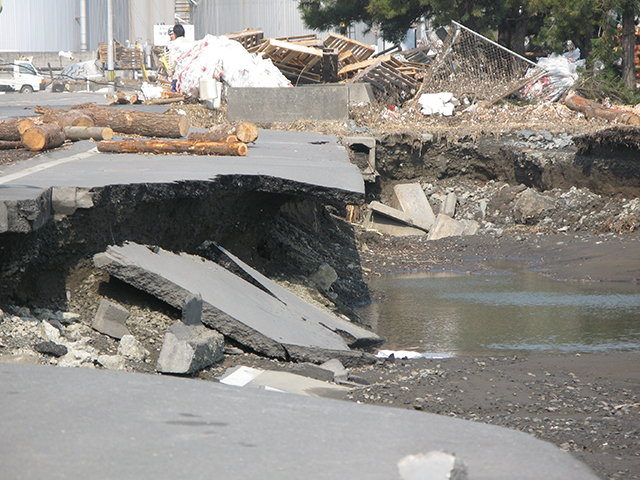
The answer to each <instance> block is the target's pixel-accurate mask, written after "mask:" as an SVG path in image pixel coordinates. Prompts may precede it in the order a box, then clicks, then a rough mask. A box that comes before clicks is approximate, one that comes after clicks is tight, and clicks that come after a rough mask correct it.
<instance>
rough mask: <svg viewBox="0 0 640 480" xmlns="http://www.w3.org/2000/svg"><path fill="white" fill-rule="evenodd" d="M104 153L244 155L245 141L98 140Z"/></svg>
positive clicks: (99, 148) (245, 150)
mask: <svg viewBox="0 0 640 480" xmlns="http://www.w3.org/2000/svg"><path fill="white" fill-rule="evenodd" d="M98 151H99V152H105V153H156V154H162V153H192V154H195V155H231V156H239V157H242V156H245V155H246V154H247V151H248V148H247V144H246V143H242V142H236V143H222V142H201V141H195V142H192V141H189V140H120V141H118V140H112V141H102V142H98Z"/></svg>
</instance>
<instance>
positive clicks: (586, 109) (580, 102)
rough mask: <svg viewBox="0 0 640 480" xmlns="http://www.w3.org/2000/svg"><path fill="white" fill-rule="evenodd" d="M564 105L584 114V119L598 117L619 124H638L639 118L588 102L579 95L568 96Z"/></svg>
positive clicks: (622, 111) (639, 122)
mask: <svg viewBox="0 0 640 480" xmlns="http://www.w3.org/2000/svg"><path fill="white" fill-rule="evenodd" d="M564 103H565V105H566V106H567V107H569V108H570V109H571V110H574V111H576V112H581V113H584V115H585V117H587V118H591V117H598V118H604V119H606V120H611V121H617V122H620V123H626V124H629V125H638V124H640V117H638V116H637V115H634V114H633V113H630V112H625V111H624V110H618V109H615V108H607V107H605V106H603V105H601V104H599V103H598V102H594V101H592V100H588V99H586V98H584V97H580V96H579V95H571V96H568V97H567V98H566V99H565V101H564Z"/></svg>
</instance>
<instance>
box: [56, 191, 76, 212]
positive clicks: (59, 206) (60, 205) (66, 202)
mask: <svg viewBox="0 0 640 480" xmlns="http://www.w3.org/2000/svg"><path fill="white" fill-rule="evenodd" d="M51 208H53V213H56V214H58V215H73V214H74V213H75V211H76V209H77V206H76V188H75V187H53V188H52V189H51Z"/></svg>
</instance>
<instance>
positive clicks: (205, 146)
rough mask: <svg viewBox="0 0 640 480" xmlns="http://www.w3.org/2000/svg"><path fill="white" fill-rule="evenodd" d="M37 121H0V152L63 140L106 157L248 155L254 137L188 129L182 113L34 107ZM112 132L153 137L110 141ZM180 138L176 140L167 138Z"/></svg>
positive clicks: (237, 129)
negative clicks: (91, 143)
mask: <svg viewBox="0 0 640 480" xmlns="http://www.w3.org/2000/svg"><path fill="white" fill-rule="evenodd" d="M35 111H36V113H39V114H40V117H36V118H26V119H15V120H10V121H6V122H0V150H7V149H15V148H26V149H28V150H31V151H35V152H40V151H44V150H48V149H53V148H57V147H59V146H61V145H63V144H64V143H65V142H66V141H78V140H95V141H98V145H97V146H98V150H99V151H101V152H110V153H153V154H161V153H191V154H196V155H235V156H244V155H246V154H247V151H248V147H247V143H253V142H255V141H256V140H257V138H258V128H257V127H256V125H255V124H253V123H251V122H239V123H233V124H229V125H217V126H215V127H212V128H211V129H210V130H209V131H208V132H193V133H191V134H190V135H189V137H188V138H186V139H184V137H185V136H186V135H187V133H188V131H189V121H188V119H187V117H186V116H185V115H178V114H175V113H168V114H158V113H149V112H140V111H136V110H121V109H112V108H107V107H100V106H97V105H94V104H82V105H78V106H76V107H73V108H71V109H68V110H66V109H64V110H55V109H51V108H46V107H39V106H38V107H36V109H35ZM114 132H117V133H120V134H125V135H136V136H141V137H159V138H156V139H149V140H144V139H138V138H136V139H125V140H119V141H114V140H112V139H113V135H114ZM172 139H180V140H172Z"/></svg>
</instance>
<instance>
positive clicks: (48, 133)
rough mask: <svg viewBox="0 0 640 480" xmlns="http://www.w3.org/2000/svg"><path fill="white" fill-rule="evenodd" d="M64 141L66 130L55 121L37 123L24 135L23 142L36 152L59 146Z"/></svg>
mask: <svg viewBox="0 0 640 480" xmlns="http://www.w3.org/2000/svg"><path fill="white" fill-rule="evenodd" d="M64 141H65V136H64V132H63V131H62V129H61V128H60V127H59V126H58V125H56V124H54V123H45V124H44V125H36V126H34V127H31V128H30V129H29V130H27V131H26V132H24V134H23V135H22V143H23V144H24V146H25V147H27V148H28V149H29V150H32V151H36V152H39V151H40V150H48V149H50V148H55V147H59V146H60V145H62V144H63V143H64Z"/></svg>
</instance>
